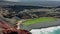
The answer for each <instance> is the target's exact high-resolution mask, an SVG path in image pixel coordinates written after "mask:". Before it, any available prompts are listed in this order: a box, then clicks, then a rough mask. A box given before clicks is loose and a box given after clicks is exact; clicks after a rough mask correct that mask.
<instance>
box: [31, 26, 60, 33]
mask: <svg viewBox="0 0 60 34" xmlns="http://www.w3.org/2000/svg"><path fill="white" fill-rule="evenodd" d="M30 32H31V33H32V34H60V26H56V27H49V28H42V29H32V30H31V31H30Z"/></svg>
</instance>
